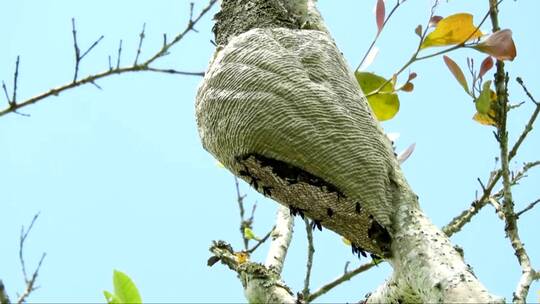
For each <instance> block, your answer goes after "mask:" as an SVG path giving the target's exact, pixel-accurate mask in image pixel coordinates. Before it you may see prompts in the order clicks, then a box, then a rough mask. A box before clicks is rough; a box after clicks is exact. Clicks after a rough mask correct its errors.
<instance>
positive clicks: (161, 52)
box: [143, 0, 217, 65]
mask: <svg viewBox="0 0 540 304" xmlns="http://www.w3.org/2000/svg"><path fill="white" fill-rule="evenodd" d="M216 2H217V0H210V1H209V3H208V5H207V6H206V7H205V8H203V9H202V11H201V12H200V13H199V16H197V17H196V18H195V19H193V18H190V19H189V22H188V25H187V27H186V29H185V30H184V31H183V32H181V33H180V34H178V35H176V37H174V39H173V40H172V41H171V42H169V43H167V44H165V45H164V46H163V47H162V48H161V50H159V51H158V52H157V53H156V54H155V55H154V56H152V57H151V58H150V59H148V60H147V61H145V62H144V63H143V65H149V64H150V63H152V62H154V61H155V60H156V59H158V58H160V57H162V56H165V55H166V54H168V51H169V49H170V48H171V47H172V46H173V45H175V44H176V43H177V42H178V41H180V40H182V38H184V36H185V35H186V34H187V33H188V32H190V31H195V30H194V26H195V24H197V22H198V21H199V20H200V19H201V18H202V17H203V16H204V15H205V14H206V13H207V12H208V11H209V10H210V9H211V8H212V6H213V5H214V4H215V3H216Z"/></svg>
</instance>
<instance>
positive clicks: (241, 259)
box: [234, 251, 249, 264]
mask: <svg viewBox="0 0 540 304" xmlns="http://www.w3.org/2000/svg"><path fill="white" fill-rule="evenodd" d="M234 256H235V257H236V262H238V264H244V263H245V262H247V261H248V259H249V255H248V254H247V252H243V251H240V252H236V253H235V254H234Z"/></svg>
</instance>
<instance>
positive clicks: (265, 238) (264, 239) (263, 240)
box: [247, 226, 276, 253]
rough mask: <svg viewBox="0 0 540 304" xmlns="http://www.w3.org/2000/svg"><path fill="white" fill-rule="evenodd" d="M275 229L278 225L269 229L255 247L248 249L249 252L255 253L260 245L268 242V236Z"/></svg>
mask: <svg viewBox="0 0 540 304" xmlns="http://www.w3.org/2000/svg"><path fill="white" fill-rule="evenodd" d="M274 229H276V226H274V227H272V229H271V230H270V231H268V233H266V235H265V236H264V237H263V238H262V239H260V240H259V241H258V242H257V244H255V246H253V248H251V249H249V250H247V253H253V252H254V251H255V250H257V248H259V246H261V245H262V244H264V242H266V240H268V238H269V237H270V236H271V235H272V232H274Z"/></svg>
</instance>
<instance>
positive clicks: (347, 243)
mask: <svg viewBox="0 0 540 304" xmlns="http://www.w3.org/2000/svg"><path fill="white" fill-rule="evenodd" d="M341 241H342V242H343V243H344V244H345V245H347V246H351V241H349V240H348V239H346V238H344V237H341Z"/></svg>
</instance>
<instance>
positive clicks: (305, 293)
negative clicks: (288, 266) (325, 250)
mask: <svg viewBox="0 0 540 304" xmlns="http://www.w3.org/2000/svg"><path fill="white" fill-rule="evenodd" d="M304 222H305V224H306V235H307V241H308V255H307V262H306V277H305V279H304V289H303V290H302V294H303V296H304V299H307V298H308V296H309V281H310V279H311V269H312V267H313V253H315V247H314V246H313V231H312V230H313V229H312V228H311V225H310V223H309V220H308V219H307V218H304Z"/></svg>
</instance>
